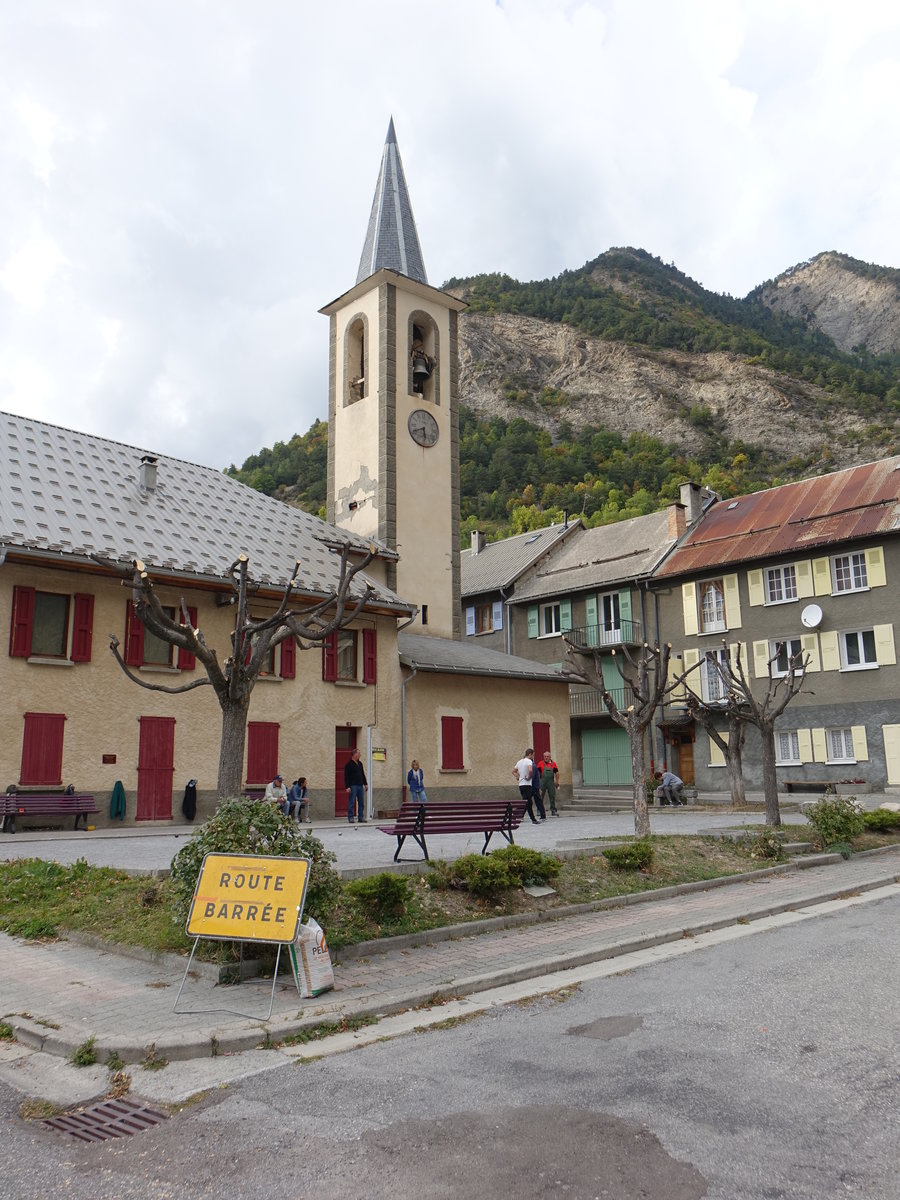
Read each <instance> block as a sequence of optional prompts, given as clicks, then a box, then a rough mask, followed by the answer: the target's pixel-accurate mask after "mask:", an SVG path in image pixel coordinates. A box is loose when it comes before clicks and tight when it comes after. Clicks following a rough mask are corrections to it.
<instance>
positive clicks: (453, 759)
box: [441, 717, 465, 771]
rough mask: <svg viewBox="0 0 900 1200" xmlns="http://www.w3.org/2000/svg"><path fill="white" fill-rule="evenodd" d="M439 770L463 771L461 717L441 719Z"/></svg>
mask: <svg viewBox="0 0 900 1200" xmlns="http://www.w3.org/2000/svg"><path fill="white" fill-rule="evenodd" d="M441 770H442V771H462V770H465V766H464V763H463V719H462V717H441Z"/></svg>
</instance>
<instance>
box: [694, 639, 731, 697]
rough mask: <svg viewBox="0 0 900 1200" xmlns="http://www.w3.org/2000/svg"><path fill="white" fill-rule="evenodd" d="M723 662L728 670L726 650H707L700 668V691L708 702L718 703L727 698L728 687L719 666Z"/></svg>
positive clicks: (722, 664)
mask: <svg viewBox="0 0 900 1200" xmlns="http://www.w3.org/2000/svg"><path fill="white" fill-rule="evenodd" d="M717 663H718V664H721V666H723V667H725V668H726V670H727V662H726V656H725V651H724V650H707V652H706V656H705V658H704V660H703V665H702V666H701V668H700V672H701V674H700V693H701V695H702V696H703V699H704V700H705V701H706V703H707V704H718V703H720V702H721V701H723V700H724V699H725V695H726V692H727V689H726V687H725V680H724V679H723V678H722V676H721V674H720V672H719V667H718V666H717V665H716V664H717Z"/></svg>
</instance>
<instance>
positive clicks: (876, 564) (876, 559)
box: [866, 546, 887, 588]
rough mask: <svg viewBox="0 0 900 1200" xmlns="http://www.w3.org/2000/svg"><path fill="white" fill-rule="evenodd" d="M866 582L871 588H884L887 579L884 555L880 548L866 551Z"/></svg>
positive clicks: (874, 547) (876, 547) (875, 547)
mask: <svg viewBox="0 0 900 1200" xmlns="http://www.w3.org/2000/svg"><path fill="white" fill-rule="evenodd" d="M866 580H867V582H868V584H869V587H870V588H873V587H884V586H885V584H886V583H887V579H886V578H885V574H884V554H883V553H882V551H881V547H880V546H873V547H872V548H871V550H867V551H866Z"/></svg>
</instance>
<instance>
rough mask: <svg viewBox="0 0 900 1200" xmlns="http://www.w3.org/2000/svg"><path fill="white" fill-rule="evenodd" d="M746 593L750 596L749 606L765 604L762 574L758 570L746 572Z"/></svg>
mask: <svg viewBox="0 0 900 1200" xmlns="http://www.w3.org/2000/svg"><path fill="white" fill-rule="evenodd" d="M747 591H748V592H749V594H750V603H751V605H757V604H765V602H766V595H765V592H764V591H763V573H762V571H760V570H759V569H758V568H757V569H756V570H754V571H748V572H747Z"/></svg>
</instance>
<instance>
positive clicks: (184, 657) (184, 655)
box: [178, 606, 197, 671]
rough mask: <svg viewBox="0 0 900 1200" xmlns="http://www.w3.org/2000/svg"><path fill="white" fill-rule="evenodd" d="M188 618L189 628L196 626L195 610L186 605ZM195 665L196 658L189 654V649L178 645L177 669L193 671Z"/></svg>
mask: <svg viewBox="0 0 900 1200" xmlns="http://www.w3.org/2000/svg"><path fill="white" fill-rule="evenodd" d="M188 619H189V620H190V622H191V629H196V628H197V610H196V608H191V607H190V606H188ZM196 665H197V658H196V656H195V655H193V654H191V652H190V650H182V648H181V647H180V646H179V647H178V669H179V670H180V671H193V669H194V667H196Z"/></svg>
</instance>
